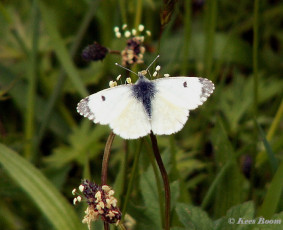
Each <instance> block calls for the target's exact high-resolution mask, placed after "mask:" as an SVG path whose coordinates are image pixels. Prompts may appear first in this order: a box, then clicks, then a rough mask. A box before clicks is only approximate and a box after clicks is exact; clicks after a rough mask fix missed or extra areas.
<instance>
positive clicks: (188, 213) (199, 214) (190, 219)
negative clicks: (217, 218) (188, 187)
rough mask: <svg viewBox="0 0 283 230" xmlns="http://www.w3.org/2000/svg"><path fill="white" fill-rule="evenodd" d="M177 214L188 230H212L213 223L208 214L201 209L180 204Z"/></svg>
mask: <svg viewBox="0 0 283 230" xmlns="http://www.w3.org/2000/svg"><path fill="white" fill-rule="evenodd" d="M176 212H177V214H178V217H179V219H180V221H181V222H182V224H183V225H184V226H185V227H186V229H190V230H191V229H192V230H193V229H200V230H201V229H212V228H213V222H212V220H211V219H210V218H209V217H208V215H207V213H206V212H205V211H203V210H202V209H201V208H199V207H195V206H193V205H188V204H184V203H178V204H177V206H176Z"/></svg>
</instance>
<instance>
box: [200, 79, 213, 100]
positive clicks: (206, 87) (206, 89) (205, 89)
mask: <svg viewBox="0 0 283 230" xmlns="http://www.w3.org/2000/svg"><path fill="white" fill-rule="evenodd" d="M199 81H200V83H201V84H202V89H201V95H200V99H201V102H202V103H203V102H205V101H206V100H207V98H208V97H209V96H210V95H211V94H212V93H213V91H214V89H215V86H214V84H213V82H212V81H210V80H208V79H206V78H199Z"/></svg>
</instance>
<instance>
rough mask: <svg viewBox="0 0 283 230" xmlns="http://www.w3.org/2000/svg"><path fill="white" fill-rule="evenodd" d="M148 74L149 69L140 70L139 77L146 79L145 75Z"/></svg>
mask: <svg viewBox="0 0 283 230" xmlns="http://www.w3.org/2000/svg"><path fill="white" fill-rule="evenodd" d="M146 74H147V70H142V71H140V72H138V77H139V79H144V78H146V77H145V75H146Z"/></svg>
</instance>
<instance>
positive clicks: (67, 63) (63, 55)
mask: <svg viewBox="0 0 283 230" xmlns="http://www.w3.org/2000/svg"><path fill="white" fill-rule="evenodd" d="M40 9H41V14H42V19H43V21H44V24H45V26H46V29H47V31H48V34H49V36H50V38H51V42H52V44H53V48H54V52H55V53H56V55H57V57H58V60H59V61H60V63H61V65H62V66H63V67H64V70H65V71H66V73H67V75H68V77H69V78H70V80H71V82H72V83H73V85H74V87H75V88H76V89H77V91H78V92H79V94H80V95H81V96H82V97H86V96H87V95H88V92H87V90H86V88H85V86H84V84H83V82H82V80H81V79H80V76H79V73H78V71H77V69H76V67H75V66H74V64H73V62H72V60H71V57H70V55H69V52H68V50H67V49H66V47H65V44H64V41H63V39H62V38H61V36H60V34H59V31H58V29H57V28H56V27H55V26H54V24H56V23H55V22H54V18H53V17H52V14H51V10H50V9H48V8H47V6H46V5H45V4H43V3H42V2H41V3H40Z"/></svg>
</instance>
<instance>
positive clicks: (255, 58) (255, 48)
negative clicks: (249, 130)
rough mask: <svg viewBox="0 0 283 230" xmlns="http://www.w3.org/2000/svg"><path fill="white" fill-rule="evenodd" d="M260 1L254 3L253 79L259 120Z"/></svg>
mask: <svg viewBox="0 0 283 230" xmlns="http://www.w3.org/2000/svg"><path fill="white" fill-rule="evenodd" d="M258 17H259V0H255V1H254V23H253V34H254V36H253V37H254V38H253V77H254V92H253V93H254V117H255V119H256V118H257V104H258V39H259V38H258V27H259V22H258Z"/></svg>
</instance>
